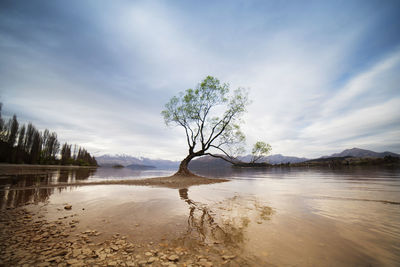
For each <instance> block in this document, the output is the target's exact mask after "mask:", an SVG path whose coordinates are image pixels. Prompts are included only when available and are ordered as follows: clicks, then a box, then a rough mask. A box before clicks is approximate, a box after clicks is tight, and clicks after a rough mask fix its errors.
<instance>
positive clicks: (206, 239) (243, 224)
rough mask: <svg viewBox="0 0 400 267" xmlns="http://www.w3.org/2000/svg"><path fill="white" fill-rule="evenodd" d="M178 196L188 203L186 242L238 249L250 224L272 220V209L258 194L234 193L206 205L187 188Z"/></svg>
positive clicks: (184, 237)
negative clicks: (220, 245)
mask: <svg viewBox="0 0 400 267" xmlns="http://www.w3.org/2000/svg"><path fill="white" fill-rule="evenodd" d="M179 196H180V198H181V199H182V200H184V201H185V202H186V203H187V204H188V206H189V217H188V220H187V231H186V233H185V234H184V236H183V237H182V240H181V241H183V243H184V245H186V246H193V245H196V244H199V243H200V244H208V245H210V244H222V245H223V246H224V247H225V248H236V249H239V248H240V247H242V244H243V243H244V242H245V233H246V230H247V228H248V227H249V225H251V223H252V222H254V223H258V224H259V223H262V221H266V220H269V219H270V217H271V215H272V213H273V212H272V209H271V208H270V207H268V206H264V205H261V204H260V203H259V202H258V201H257V199H255V198H250V199H244V198H241V197H238V196H235V197H233V198H230V199H227V200H224V201H222V202H219V203H216V204H215V205H214V204H213V205H204V204H201V203H198V202H195V201H193V200H191V199H190V198H189V195H188V189H187V188H184V189H179Z"/></svg>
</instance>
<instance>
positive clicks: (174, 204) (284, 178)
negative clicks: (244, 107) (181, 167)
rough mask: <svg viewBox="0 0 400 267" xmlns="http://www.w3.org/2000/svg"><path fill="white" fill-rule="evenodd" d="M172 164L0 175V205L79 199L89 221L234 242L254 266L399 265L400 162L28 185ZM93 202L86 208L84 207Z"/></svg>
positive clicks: (130, 232)
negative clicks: (209, 179)
mask: <svg viewBox="0 0 400 267" xmlns="http://www.w3.org/2000/svg"><path fill="white" fill-rule="evenodd" d="M169 174H172V171H154V170H152V171H131V170H128V169H102V168H99V169H98V170H96V171H88V170H51V171H45V172H38V173H36V174H31V175H19V176H10V175H9V176H7V175H6V176H3V177H2V178H1V179H0V207H1V208H2V209H4V208H6V207H15V206H21V205H24V204H26V203H34V204H32V205H30V206H32V207H35V206H38V207H45V208H46V209H47V210H48V213H47V216H48V217H50V218H51V217H54V218H55V217H57V216H58V214H57V209H58V208H59V207H60V206H61V205H63V204H64V203H69V204H71V205H72V206H73V212H77V213H79V215H80V218H81V226H80V227H82V229H84V228H87V227H91V228H95V229H97V230H99V231H102V232H108V233H109V235H112V234H114V233H115V232H118V233H121V234H124V235H127V236H128V238H131V239H132V240H138V241H144V242H147V241H154V242H158V241H159V240H163V239H179V240H181V241H182V242H184V244H185V245H187V246H190V244H191V242H192V240H200V241H202V242H205V243H208V244H219V243H231V244H234V245H235V246H237V247H238V248H239V249H240V251H241V253H242V255H244V256H245V257H247V258H248V259H249V262H252V263H253V264H254V265H258V264H259V265H267V264H271V265H299V266H310V265H318V266H321V265H323V266H339V265H341V266H342V265H346V266H348V265H351V266H354V265H357V266H359V265H361V266H364V265H372V266H377V265H379V266H382V265H383V266H396V265H399V264H400V170H399V169H377V168H367V169H365V168H364V169H362V168H345V169H306V168H296V169H287V168H286V169H280V168H276V169H267V170H243V169H232V170H229V171H226V172H220V173H216V172H213V171H212V170H206V171H205V172H201V173H199V174H202V175H207V176H213V177H224V178H225V177H228V178H230V179H232V181H230V182H227V183H220V184H212V185H203V186H194V187H190V188H189V189H187V190H185V189H181V190H177V189H169V188H152V187H140V186H122V185H121V186H120V185H101V186H83V187H71V186H65V187H58V188H35V189H32V188H31V189H28V190H24V189H22V188H23V187H25V186H32V185H46V184H54V183H59V182H74V181H76V180H79V181H98V180H102V179H140V178H145V177H152V176H166V175H169ZM83 209H84V210H83Z"/></svg>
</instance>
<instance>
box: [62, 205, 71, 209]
mask: <svg viewBox="0 0 400 267" xmlns="http://www.w3.org/2000/svg"><path fill="white" fill-rule="evenodd" d="M64 209H66V210H70V209H72V205H66V206H64Z"/></svg>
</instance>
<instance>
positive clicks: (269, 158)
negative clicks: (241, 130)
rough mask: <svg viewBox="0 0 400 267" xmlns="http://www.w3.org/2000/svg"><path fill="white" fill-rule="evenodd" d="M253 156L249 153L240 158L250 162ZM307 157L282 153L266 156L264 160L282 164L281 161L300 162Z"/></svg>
mask: <svg viewBox="0 0 400 267" xmlns="http://www.w3.org/2000/svg"><path fill="white" fill-rule="evenodd" d="M251 158H252V156H251V155H247V156H243V157H239V160H241V161H243V162H250V161H251ZM307 160H309V159H307V158H298V157H291V156H284V155H282V154H274V155H270V156H266V157H265V158H264V159H263V160H262V161H265V162H268V163H269V164H281V163H288V162H289V163H299V162H303V161H307Z"/></svg>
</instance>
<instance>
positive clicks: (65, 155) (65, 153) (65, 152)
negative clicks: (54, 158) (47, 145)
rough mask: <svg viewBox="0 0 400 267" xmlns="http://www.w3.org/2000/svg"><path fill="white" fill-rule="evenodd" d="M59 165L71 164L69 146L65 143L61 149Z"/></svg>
mask: <svg viewBox="0 0 400 267" xmlns="http://www.w3.org/2000/svg"><path fill="white" fill-rule="evenodd" d="M61 164H62V165H66V164H71V145H68V144H67V143H65V144H64V145H63V146H62V148H61Z"/></svg>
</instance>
